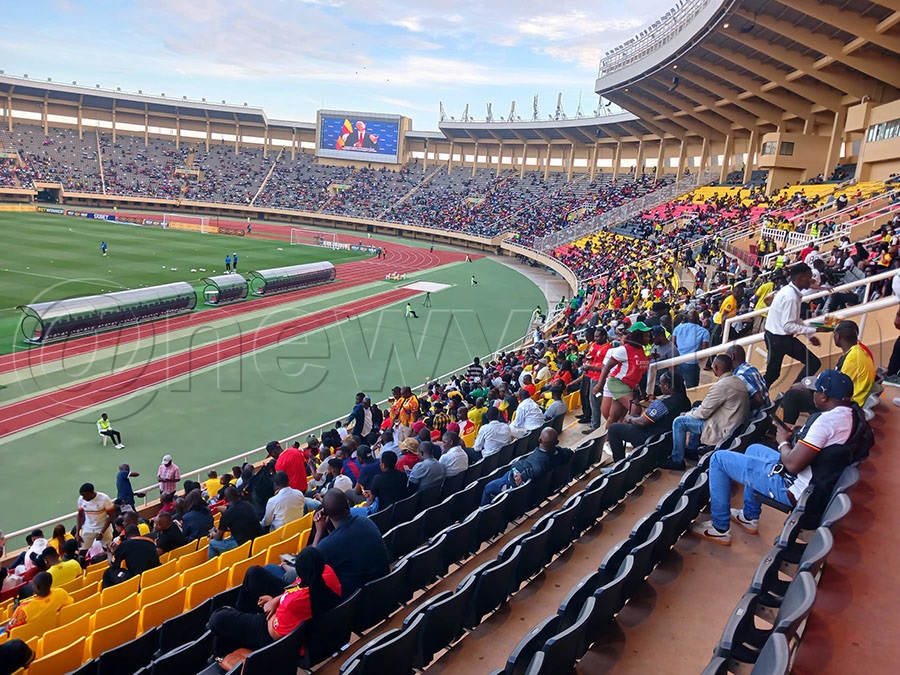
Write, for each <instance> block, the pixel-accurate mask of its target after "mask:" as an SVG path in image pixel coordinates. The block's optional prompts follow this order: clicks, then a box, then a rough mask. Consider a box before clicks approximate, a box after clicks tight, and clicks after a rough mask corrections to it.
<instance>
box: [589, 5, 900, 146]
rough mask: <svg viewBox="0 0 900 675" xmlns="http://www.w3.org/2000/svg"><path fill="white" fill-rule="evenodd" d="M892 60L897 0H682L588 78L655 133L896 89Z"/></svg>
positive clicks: (710, 129) (839, 108) (778, 122)
mask: <svg viewBox="0 0 900 675" xmlns="http://www.w3.org/2000/svg"><path fill="white" fill-rule="evenodd" d="M898 63H900V7H898V5H897V2H896V1H895V0H881V2H871V1H870V0H815V1H813V0H777V2H776V1H775V0H682V2H681V3H680V4H679V6H678V7H676V8H674V9H673V10H672V11H670V12H669V13H667V15H666V16H665V17H663V18H662V19H660V21H658V22H657V23H656V24H654V26H651V28H650V29H649V30H647V31H644V32H643V33H642V34H640V35H638V36H636V37H635V38H633V39H632V40H629V41H628V42H627V43H625V44H624V45H621V46H620V47H618V48H616V49H615V50H612V51H611V52H609V53H607V55H606V56H604V58H603V59H602V60H601V64H600V75H599V77H598V79H597V83H596V87H595V89H596V91H597V93H598V94H601V95H602V96H604V97H605V98H608V99H609V100H611V101H613V102H615V103H616V104H618V105H620V106H621V107H622V108H624V109H626V110H630V111H631V112H633V113H635V114H636V115H638V116H639V117H640V118H641V119H642V120H643V121H644V123H645V124H646V125H647V127H648V128H650V129H652V130H653V131H654V132H655V133H657V134H665V135H667V136H673V137H676V138H684V137H686V136H692V135H693V136H702V137H709V138H722V137H725V136H727V135H728V134H730V133H732V132H734V131H742V130H743V131H749V130H753V129H755V128H759V127H763V128H764V130H765V127H771V128H772V129H773V130H774V128H778V127H782V128H783V129H788V130H792V131H802V130H804V128H807V126H806V125H807V124H812V125H815V124H816V123H819V124H831V123H832V121H833V120H834V119H835V115H840V114H842V113H843V111H845V110H846V107H847V106H849V105H853V104H855V103H858V102H860V101H863V100H871V101H873V102H875V103H880V102H886V101H891V100H895V99H896V98H897V97H898V91H900V69H898V68H897V64H898ZM820 115H821V119H817V117H818V116H820ZM745 135H746V134H745Z"/></svg>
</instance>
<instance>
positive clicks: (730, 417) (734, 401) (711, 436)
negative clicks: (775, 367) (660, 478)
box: [660, 354, 750, 471]
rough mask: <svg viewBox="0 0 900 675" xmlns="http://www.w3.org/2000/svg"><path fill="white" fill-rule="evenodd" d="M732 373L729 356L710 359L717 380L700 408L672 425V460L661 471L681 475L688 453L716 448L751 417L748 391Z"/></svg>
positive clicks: (720, 355) (664, 463)
mask: <svg viewBox="0 0 900 675" xmlns="http://www.w3.org/2000/svg"><path fill="white" fill-rule="evenodd" d="M733 369H734V367H733V364H732V361H731V357H730V356H728V355H726V354H719V355H718V356H717V357H716V358H715V359H713V372H714V373H715V375H716V377H717V378H719V379H718V380H717V381H716V382H715V384H713V386H712V387H710V389H709V391H708V392H707V393H706V396H705V397H704V399H703V401H702V402H701V403H700V405H698V406H697V407H696V408H694V409H693V410H691V411H690V412H688V413H686V414H684V415H681V416H680V417H676V418H675V420H674V421H673V422H672V457H671V458H670V459H667V460H666V461H664V462H662V464H661V465H660V466H662V468H664V469H670V470H673V471H684V455H685V451H686V450H687V449H691V450H696V449H697V448H699V447H700V444H701V443H702V444H704V445H712V446H715V445H718V444H719V443H721V442H722V441H724V440H725V439H726V438H727V437H728V434H730V433H731V432H732V431H734V429H735V428H736V427H737V426H738V425H740V424H743V423H744V422H745V421H746V420H747V417H748V416H749V414H750V400H749V398H748V397H747V388H746V386H745V385H744V382H743V380H741V379H739V378H737V377H735V376H734V373H733V372H732V371H733ZM688 434H690V438H689V439H688Z"/></svg>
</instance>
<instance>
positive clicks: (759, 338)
mask: <svg viewBox="0 0 900 675" xmlns="http://www.w3.org/2000/svg"><path fill="white" fill-rule="evenodd" d="M898 302H900V301H898V299H897V296H895V295H893V294H892V295H889V296H887V297H884V298H879V299H878V300H873V301H871V302H868V303H864V304H859V305H854V306H853V307H846V308H844V309H842V310H839V311H837V312H833V313H832V316H834V317H835V318H836V319H850V318H852V317H854V316H860V315H862V319H861V320H860V325H859V333H860V335H862V333H863V330H864V329H865V327H866V317H867V316H868V315H869V313H870V312H876V311H878V310H879V309H884V308H886V307H893V306H894V305H896V304H897V303H898ZM813 320H814V319H807V320H806V321H805V323H809V322H810V321H813ZM723 334H725V335H727V333H723ZM764 339H765V338H764V336H763V334H762V333H754V334H753V335H748V336H746V337H742V338H739V339H737V340H731V341H729V342H723V343H722V344H719V345H716V346H714V347H707V348H706V349H701V350H700V351H697V352H694V353H692V354H679V355H678V356H675V357H673V358H671V359H665V360H664V361H651V362H650V368H649V370H648V371H647V381H648V382H653V381H654V379H655V377H656V373H657V372H658V371H659V370H660V369H661V368H662V369H665V368H672V367H673V366H680V365H681V364H682V363H694V362H695V361H702V360H704V359H707V358H709V357H712V356H716V355H718V354H723V353H724V352H725V351H726V350H727V349H728V348H729V347H730V346H731V345H740V346H741V347H750V346H751V345H755V344H757V343H759V342H763V341H764Z"/></svg>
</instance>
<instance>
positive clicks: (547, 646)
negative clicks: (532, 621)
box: [541, 597, 596, 673]
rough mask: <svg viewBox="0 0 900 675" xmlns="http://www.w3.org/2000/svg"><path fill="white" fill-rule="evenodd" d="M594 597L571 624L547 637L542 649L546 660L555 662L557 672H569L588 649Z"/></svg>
mask: <svg viewBox="0 0 900 675" xmlns="http://www.w3.org/2000/svg"><path fill="white" fill-rule="evenodd" d="M595 603H596V600H595V599H594V598H593V597H590V598H588V599H587V600H585V602H584V607H582V609H581V613H580V614H579V615H578V618H577V619H576V620H575V623H573V624H572V625H571V626H569V627H568V628H566V629H565V630H563V631H560V632H559V633H557V634H556V635H554V636H552V637H550V638H548V639H547V642H545V643H544V646H543V648H542V649H541V651H542V652H544V655H545V661H547V662H549V663H551V664H553V670H554V672H557V673H568V672H570V671H572V670H573V669H574V668H575V662H576V661H578V660H579V659H580V658H581V657H582V656H584V653H585V652H586V651H587V647H588V645H587V644H586V639H587V633H588V628H589V626H590V621H591V617H592V616H593V614H594V604H595Z"/></svg>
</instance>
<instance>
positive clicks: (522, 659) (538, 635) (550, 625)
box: [503, 615, 560, 675]
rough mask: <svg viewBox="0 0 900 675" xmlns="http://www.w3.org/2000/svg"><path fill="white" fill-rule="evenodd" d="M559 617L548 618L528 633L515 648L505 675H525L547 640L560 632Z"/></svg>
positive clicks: (507, 663) (507, 660) (510, 654)
mask: <svg viewBox="0 0 900 675" xmlns="http://www.w3.org/2000/svg"><path fill="white" fill-rule="evenodd" d="M559 630H560V628H559V616H558V615H552V616H548V617H546V618H545V619H544V620H543V621H541V622H540V623H539V624H538V625H537V626H535V627H534V628H532V629H531V630H530V631H528V632H527V633H526V634H525V636H524V637H523V638H522V639H521V640H519V643H518V644H517V645H516V646H515V647H513V650H512V651H511V652H510V653H509V657H508V658H507V659H506V668H505V669H504V670H503V672H504V675H524V673H525V671H526V670H527V669H528V664H529V663H531V659H532V658H534V655H535V654H536V653H537V652H538V650H540V648H541V647H543V646H544V643H545V642H547V639H548V638H550V637H552V636H553V635H556V634H557V633H558V632H559Z"/></svg>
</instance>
